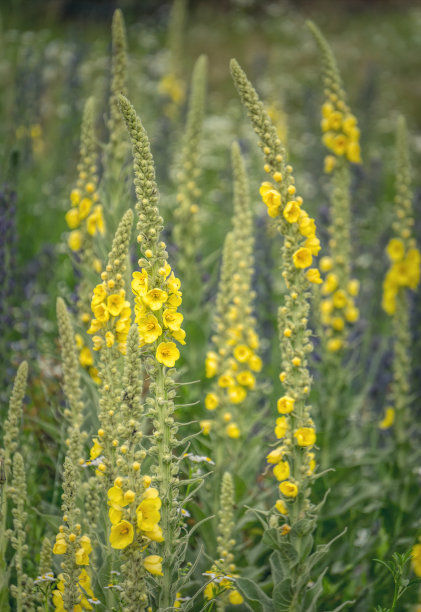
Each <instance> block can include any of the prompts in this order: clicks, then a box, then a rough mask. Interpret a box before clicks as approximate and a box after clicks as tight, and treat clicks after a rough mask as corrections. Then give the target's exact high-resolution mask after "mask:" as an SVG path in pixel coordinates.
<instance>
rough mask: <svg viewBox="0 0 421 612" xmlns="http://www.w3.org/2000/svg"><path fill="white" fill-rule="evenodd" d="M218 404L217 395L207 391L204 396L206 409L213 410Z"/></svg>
mask: <svg viewBox="0 0 421 612" xmlns="http://www.w3.org/2000/svg"><path fill="white" fill-rule="evenodd" d="M218 405H219V400H218V397H217V396H216V395H215V393H208V394H207V395H206V397H205V407H206V409H207V410H215V408H217V407H218Z"/></svg>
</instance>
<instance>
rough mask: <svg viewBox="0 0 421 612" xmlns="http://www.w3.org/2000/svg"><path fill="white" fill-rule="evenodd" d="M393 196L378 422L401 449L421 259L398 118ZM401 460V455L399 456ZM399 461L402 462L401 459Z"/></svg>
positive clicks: (404, 134) (405, 148)
mask: <svg viewBox="0 0 421 612" xmlns="http://www.w3.org/2000/svg"><path fill="white" fill-rule="evenodd" d="M396 153H397V155H396V157H397V159H396V196H395V220H394V222H393V226H392V227H393V230H394V234H395V235H394V237H393V238H391V239H390V240H389V243H388V245H387V247H386V253H387V257H388V259H389V261H390V268H389V270H388V272H387V274H386V277H385V279H384V282H383V301H382V306H383V309H384V310H385V312H386V313H387V314H388V315H389V316H390V317H392V325H393V337H394V347H393V349H394V350H393V365H392V368H393V382H392V386H391V392H390V394H389V401H390V405H389V406H388V407H387V408H386V410H385V415H384V418H383V419H382V421H381V422H380V428H381V429H388V428H389V427H392V425H393V426H394V430H395V434H396V436H395V437H396V443H397V445H398V446H399V447H401V446H402V445H403V444H404V443H405V441H406V440H407V431H408V426H409V422H410V414H409V412H408V404H409V402H410V372H411V357H410V349H411V332H410V312H409V291H410V290H411V291H414V290H415V289H416V288H417V287H418V284H419V281H420V264H421V255H420V251H419V249H418V248H417V244H416V241H415V238H414V236H413V225H414V215H413V211H412V192H411V167H410V160H409V147H408V133H407V128H406V124H405V120H404V118H403V117H400V118H399V121H398V124H397V132H396ZM398 454H399V456H400V453H398ZM402 460H404V458H403V457H402ZM400 467H401V468H402V469H404V465H403V464H402V465H401V466H400Z"/></svg>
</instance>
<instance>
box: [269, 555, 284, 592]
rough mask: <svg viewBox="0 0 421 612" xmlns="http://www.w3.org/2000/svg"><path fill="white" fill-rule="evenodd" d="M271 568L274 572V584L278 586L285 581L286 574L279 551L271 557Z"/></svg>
mask: <svg viewBox="0 0 421 612" xmlns="http://www.w3.org/2000/svg"><path fill="white" fill-rule="evenodd" d="M269 562H270V568H271V572H272V578H273V583H274V584H277V583H278V582H281V581H282V580H283V579H284V572H283V569H282V557H281V554H280V552H279V551H278V550H274V551H273V553H272V554H271V556H270V557H269Z"/></svg>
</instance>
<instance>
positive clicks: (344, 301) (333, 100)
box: [308, 23, 361, 353]
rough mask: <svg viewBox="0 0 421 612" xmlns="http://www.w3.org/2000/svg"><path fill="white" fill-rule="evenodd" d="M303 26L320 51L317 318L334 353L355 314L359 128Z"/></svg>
mask: <svg viewBox="0 0 421 612" xmlns="http://www.w3.org/2000/svg"><path fill="white" fill-rule="evenodd" d="M308 25H309V28H310V30H311V32H312V34H313V36H314V38H315V40H316V43H317V45H318V46H319V49H320V51H321V54H322V62H323V81H324V96H325V102H324V104H323V105H322V121H321V128H322V132H323V143H324V145H325V146H326V147H327V148H328V149H329V151H330V154H329V155H327V156H326V157H325V172H326V173H328V174H331V182H332V185H331V188H332V192H331V208H330V217H331V223H330V227H329V234H330V239H329V249H330V255H329V256H325V257H322V258H321V260H320V270H321V271H322V272H323V273H324V281H323V285H322V287H321V295H322V300H321V304H320V309H321V311H320V317H321V322H322V324H323V325H324V326H325V329H326V339H327V342H326V347H327V350H328V351H330V352H332V353H336V352H338V351H340V350H341V349H343V348H344V347H345V345H346V341H347V335H348V329H349V326H350V325H352V324H353V323H355V322H356V321H357V320H358V319H359V310H358V308H357V306H356V304H355V298H356V297H357V296H358V293H359V282H358V280H356V279H352V278H351V257H352V254H351V236H350V230H351V218H350V214H351V213H350V180H351V179H350V165H349V164H350V162H351V163H354V164H360V163H361V150H360V130H359V128H358V124H357V119H356V117H355V116H354V115H353V114H352V113H351V110H350V108H349V106H348V104H347V103H346V99H345V91H344V89H343V86H342V82H341V77H340V74H339V70H338V67H337V65H336V61H335V58H334V56H333V53H332V51H331V49H330V47H329V45H328V43H327V41H326V40H325V38H324V37H323V35H322V34H321V32H320V31H319V29H318V28H317V27H316V26H315V25H314V24H313V23H309V24H308Z"/></svg>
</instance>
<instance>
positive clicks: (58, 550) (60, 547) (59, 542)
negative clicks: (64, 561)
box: [53, 533, 67, 555]
mask: <svg viewBox="0 0 421 612" xmlns="http://www.w3.org/2000/svg"><path fill="white" fill-rule="evenodd" d="M66 550H67V544H66V539H65V535H64V533H58V534H57V535H56V542H55V544H54V547H53V553H54V554H55V555H64V553H65V552H66Z"/></svg>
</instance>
